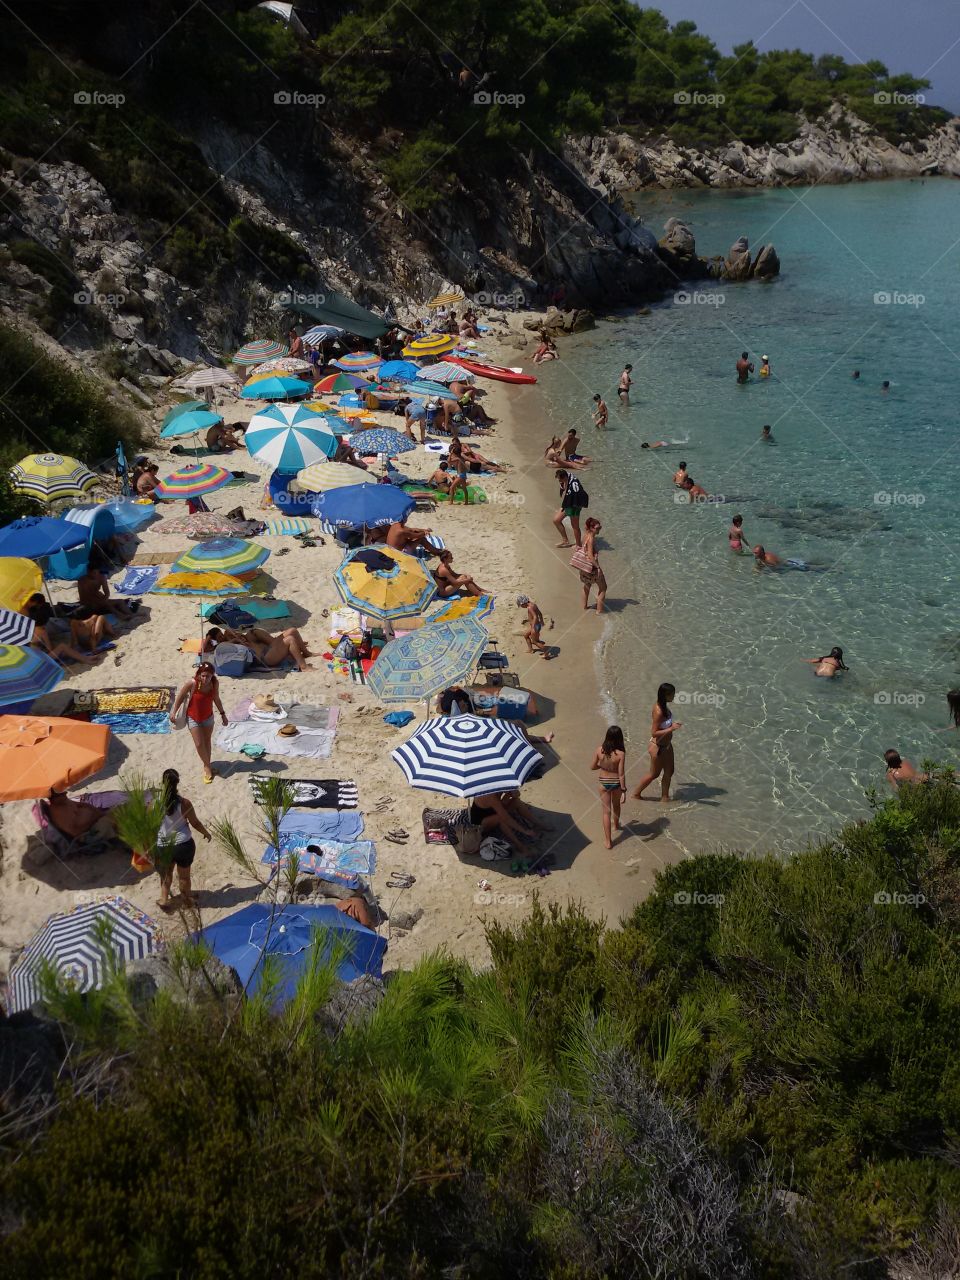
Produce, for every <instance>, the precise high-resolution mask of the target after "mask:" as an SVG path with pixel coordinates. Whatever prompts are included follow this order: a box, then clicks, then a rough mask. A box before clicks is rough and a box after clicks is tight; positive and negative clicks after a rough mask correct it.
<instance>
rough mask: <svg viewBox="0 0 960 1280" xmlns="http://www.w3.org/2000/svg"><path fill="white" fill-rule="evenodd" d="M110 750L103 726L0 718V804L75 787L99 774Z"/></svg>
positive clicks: (53, 718) (55, 719)
mask: <svg viewBox="0 0 960 1280" xmlns="http://www.w3.org/2000/svg"><path fill="white" fill-rule="evenodd" d="M109 746H110V730H109V729H108V728H107V726H106V725H105V724H87V723H86V722H85V721H83V720H68V719H66V718H61V717H58V716H5V715H0V804H7V803H8V802H9V801H11V800H39V799H41V797H45V796H48V795H49V794H50V792H51V791H66V790H67V788H68V787H74V786H76V784H77V783H78V782H83V780H84V779H85V778H90V777H92V776H93V775H94V774H95V773H99V772H100V770H101V769H102V768H103V766H104V765H105V764H106V762H107V751H108V749H109Z"/></svg>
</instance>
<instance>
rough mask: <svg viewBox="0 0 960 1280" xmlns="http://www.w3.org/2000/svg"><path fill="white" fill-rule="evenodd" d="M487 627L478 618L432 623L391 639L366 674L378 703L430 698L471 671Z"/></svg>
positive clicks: (484, 639)
mask: <svg viewBox="0 0 960 1280" xmlns="http://www.w3.org/2000/svg"><path fill="white" fill-rule="evenodd" d="M487 638H488V637H487V629H486V627H485V626H484V625H483V623H482V622H480V621H479V619H478V618H475V617H472V616H468V617H466V618H459V619H457V620H456V621H453V622H434V623H430V624H429V625H428V626H425V627H421V628H420V630H419V631H411V632H410V633H409V635H405V636H400V637H398V638H397V639H395V640H391V641H390V642H389V643H388V644H387V645H386V646H385V647H384V648H383V649H382V650H381V652H380V656H379V657H378V658H377V660H376V662H375V663H374V664H373V666H372V667H371V668H370V671H369V672H368V674H367V684H368V685H369V686H370V688H371V689H372V690H373V692H374V694H375V695H376V696H377V697H378V698H379V699H380V701H381V702H415V701H416V700H417V699H419V698H432V697H433V695H434V694H435V693H439V692H440V690H441V689H446V688H447V687H448V686H449V685H452V684H458V683H459V682H460V681H461V680H463V679H465V678H466V676H467V675H469V674H470V672H471V671H473V669H474V667H475V666H476V663H477V659H478V658H479V657H480V655H481V654H482V653H483V651H484V649H485V648H486V645H487Z"/></svg>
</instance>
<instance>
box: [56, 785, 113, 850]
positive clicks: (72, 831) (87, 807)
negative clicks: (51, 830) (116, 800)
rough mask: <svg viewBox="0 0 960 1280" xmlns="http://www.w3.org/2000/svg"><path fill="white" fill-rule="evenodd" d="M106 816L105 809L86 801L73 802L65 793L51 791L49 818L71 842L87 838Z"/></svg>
mask: <svg viewBox="0 0 960 1280" xmlns="http://www.w3.org/2000/svg"><path fill="white" fill-rule="evenodd" d="M105 816H106V814H105V813H104V811H103V809H98V808H97V806H96V805H93V804H88V803H87V802H86V800H71V799H70V797H69V796H68V795H67V793H66V792H65V791H51V792H50V798H49V799H48V800H47V817H48V818H49V820H50V821H51V822H52V823H53V825H54V826H55V827H56V829H57V830H58V831H59V832H60V834H61V835H62V836H67V838H68V839H70V840H79V839H80V837H81V836H85V835H86V834H87V832H88V831H91V830H92V829H93V828H94V827H95V826H96V825H97V823H98V822H99V821H100V819H101V818H103V817H105Z"/></svg>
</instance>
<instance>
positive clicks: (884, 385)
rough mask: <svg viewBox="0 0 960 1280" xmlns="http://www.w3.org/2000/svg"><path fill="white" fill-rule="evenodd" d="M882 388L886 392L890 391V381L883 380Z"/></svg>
mask: <svg viewBox="0 0 960 1280" xmlns="http://www.w3.org/2000/svg"><path fill="white" fill-rule="evenodd" d="M880 390H881V391H882V392H883V393H884V394H886V392H888V391H889V390H890V383H889V382H881V384H880Z"/></svg>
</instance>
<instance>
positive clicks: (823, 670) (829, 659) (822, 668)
mask: <svg viewBox="0 0 960 1280" xmlns="http://www.w3.org/2000/svg"><path fill="white" fill-rule="evenodd" d="M802 661H804V662H809V663H810V665H811V666H813V667H816V668H817V669H816V671H815V672H814V675H817V676H825V677H826V679H828V680H832V679H833V677H834V676H837V675H839V674H840V672H841V671H849V670H850V668H849V667H848V666H846V665H845V664H844V661H843V650H842V649H841V648H839V647H838V646H837V645H834V647H833V648H832V649H831V650H830V652H829V653H825V654H823V655H822V656H821V657H819V658H804V659H802Z"/></svg>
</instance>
